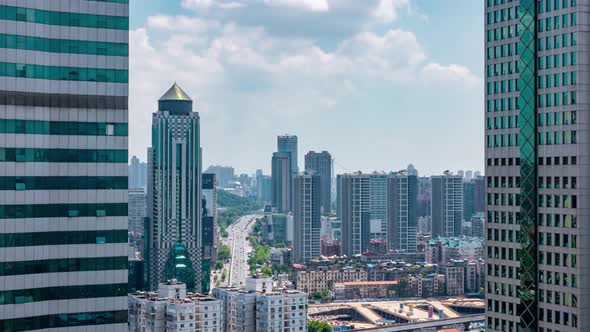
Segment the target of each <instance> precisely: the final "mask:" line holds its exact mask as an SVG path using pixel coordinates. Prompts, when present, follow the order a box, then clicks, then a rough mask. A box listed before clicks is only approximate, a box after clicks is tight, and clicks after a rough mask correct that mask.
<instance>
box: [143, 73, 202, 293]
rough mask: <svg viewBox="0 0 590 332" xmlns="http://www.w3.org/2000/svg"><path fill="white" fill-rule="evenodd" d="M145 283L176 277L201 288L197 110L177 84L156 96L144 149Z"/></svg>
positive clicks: (155, 283) (152, 285) (189, 286)
mask: <svg viewBox="0 0 590 332" xmlns="http://www.w3.org/2000/svg"><path fill="white" fill-rule="evenodd" d="M148 165H149V166H148V204H149V206H148V210H149V227H148V228H149V230H148V231H147V242H148V243H147V246H148V250H147V251H148V252H147V257H148V261H149V262H148V283H149V287H150V288H151V289H152V290H154V289H157V286H158V283H160V282H162V281H166V280H169V279H177V280H180V281H182V282H184V283H186V284H187V289H188V290H189V291H201V287H200V284H201V260H202V257H201V223H202V220H201V217H202V214H201V204H202V202H201V196H202V195H201V147H200V128H199V114H198V113H197V112H193V100H192V99H191V98H190V97H189V96H188V95H187V94H186V92H184V91H183V90H182V89H181V88H180V86H178V84H176V83H174V85H172V87H171V88H170V89H169V90H168V91H167V92H166V93H165V94H164V95H163V96H162V97H161V98H160V99H159V100H158V111H157V112H155V113H153V117H152V146H151V147H150V148H149V149H148Z"/></svg>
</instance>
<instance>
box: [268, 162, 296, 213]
mask: <svg viewBox="0 0 590 332" xmlns="http://www.w3.org/2000/svg"><path fill="white" fill-rule="evenodd" d="M292 188H293V177H292V172H291V154H290V153H286V152H275V153H273V155H272V206H273V208H275V210H276V212H279V213H285V212H289V211H291V202H292V193H293V190H292Z"/></svg>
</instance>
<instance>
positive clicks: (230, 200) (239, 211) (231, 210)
mask: <svg viewBox="0 0 590 332" xmlns="http://www.w3.org/2000/svg"><path fill="white" fill-rule="evenodd" d="M217 207H219V208H221V209H223V210H222V211H221V212H220V213H219V214H218V217H217V223H218V225H219V227H221V229H222V230H225V228H226V227H227V226H228V225H229V224H231V223H233V222H234V221H236V220H237V219H238V218H240V217H241V216H245V215H247V214H251V213H254V212H258V211H259V210H260V209H262V207H263V204H262V203H261V202H259V201H256V200H254V199H251V198H244V197H240V196H238V195H234V194H231V193H228V192H227V191H223V190H218V191H217Z"/></svg>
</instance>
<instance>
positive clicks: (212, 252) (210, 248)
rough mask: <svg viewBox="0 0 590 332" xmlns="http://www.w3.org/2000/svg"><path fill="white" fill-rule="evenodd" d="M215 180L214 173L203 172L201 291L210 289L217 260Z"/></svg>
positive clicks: (205, 292) (205, 291) (204, 291)
mask: <svg viewBox="0 0 590 332" xmlns="http://www.w3.org/2000/svg"><path fill="white" fill-rule="evenodd" d="M216 184H217V181H216V177H215V174H212V173H203V182H202V189H203V191H202V192H203V219H202V228H201V229H202V231H201V234H202V236H201V239H202V241H203V242H202V259H201V293H203V294H208V293H209V291H210V290H211V267H212V266H213V264H215V263H216V262H217V244H218V243H217V241H218V240H217V239H218V236H217V185H216Z"/></svg>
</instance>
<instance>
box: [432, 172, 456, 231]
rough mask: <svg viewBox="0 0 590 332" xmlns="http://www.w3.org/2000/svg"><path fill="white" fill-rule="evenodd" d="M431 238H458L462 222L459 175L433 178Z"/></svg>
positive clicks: (447, 174) (448, 174)
mask: <svg viewBox="0 0 590 332" xmlns="http://www.w3.org/2000/svg"><path fill="white" fill-rule="evenodd" d="M431 186H432V187H431V190H432V204H431V209H432V212H431V216H432V237H433V238H436V237H453V236H460V235H461V233H462V232H461V230H462V222H463V177H462V176H460V175H451V174H450V173H446V174H445V175H440V176H433V177H432V178H431Z"/></svg>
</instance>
